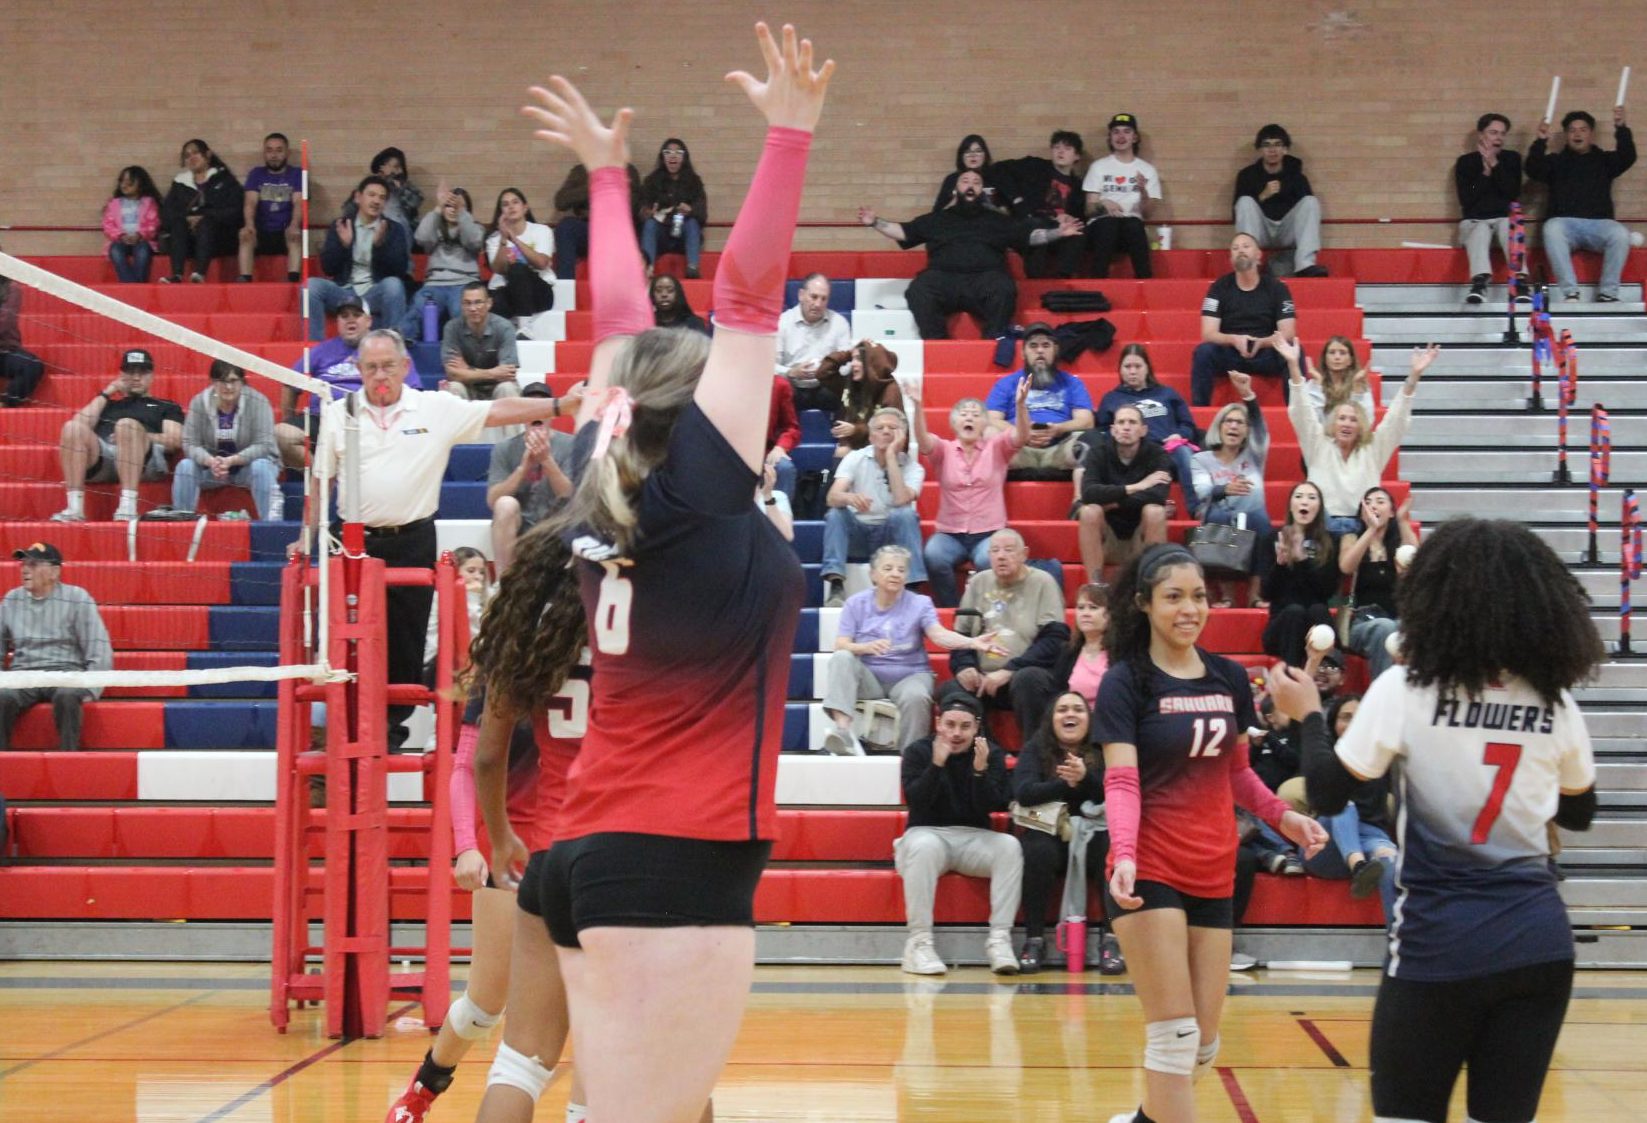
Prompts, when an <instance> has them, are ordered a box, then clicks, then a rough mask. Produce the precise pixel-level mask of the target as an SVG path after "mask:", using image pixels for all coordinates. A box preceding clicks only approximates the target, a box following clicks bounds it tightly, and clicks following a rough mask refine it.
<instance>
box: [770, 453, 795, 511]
mask: <svg viewBox="0 0 1647 1123" xmlns="http://www.w3.org/2000/svg"><path fill="white" fill-rule="evenodd" d="M772 471H773V473H774V474H775V475H776V476H777V477H778V480H777V483H776V484H775V485H774V486H775V487H776V488H777V489H778V490H779V491H781V492H783V493H784V494H785V495H787V496H789V504H790V506H791V507H793V506H794V505H795V462H794V461H793V460H791V459H790V458H789V457H787V456H786V457H784V458H783V459H782V460H780V461H778V462H777V463H776V464H774V465H772Z"/></svg>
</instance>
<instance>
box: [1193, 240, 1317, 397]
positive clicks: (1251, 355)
mask: <svg viewBox="0 0 1647 1123" xmlns="http://www.w3.org/2000/svg"><path fill="white" fill-rule="evenodd" d="M1230 264H1231V265H1232V266H1233V267H1234V271H1233V272H1230V273H1225V274H1224V275H1223V276H1222V277H1220V278H1218V279H1217V280H1216V281H1214V282H1213V283H1212V284H1211V285H1210V286H1208V288H1207V295H1206V297H1205V299H1203V300H1202V301H1201V342H1200V344H1198V345H1197V346H1196V348H1195V354H1194V355H1193V356H1192V357H1191V359H1190V400H1191V401H1192V402H1193V403H1194V404H1196V405H1198V406H1210V405H1211V404H1212V386H1213V382H1214V381H1215V380H1216V379H1217V378H1218V376H1219V375H1221V374H1224V373H1226V372H1228V371H1231V370H1239V371H1241V372H1242V373H1243V374H1263V375H1270V376H1274V375H1279V374H1281V373H1283V372H1284V371H1285V370H1286V369H1287V367H1286V360H1285V359H1284V358H1282V357H1281V355H1280V354H1279V352H1277V350H1276V344H1277V342H1278V341H1280V340H1291V339H1294V338H1296V336H1297V334H1298V320H1297V316H1296V314H1295V313H1294V311H1293V305H1292V293H1290V292H1288V291H1287V286H1286V285H1284V284H1282V283H1281V282H1280V281H1278V280H1276V279H1275V278H1274V277H1273V276H1271V275H1270V274H1269V273H1267V272H1264V271H1263V270H1262V268H1261V266H1262V265H1263V264H1264V251H1263V250H1261V249H1259V248H1258V240H1257V239H1256V238H1254V237H1253V236H1252V235H1250V234H1245V233H1243V234H1237V235H1236V236H1235V237H1234V238H1232V239H1231V240H1230Z"/></svg>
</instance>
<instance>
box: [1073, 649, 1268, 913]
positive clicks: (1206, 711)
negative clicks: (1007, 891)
mask: <svg viewBox="0 0 1647 1123" xmlns="http://www.w3.org/2000/svg"><path fill="white" fill-rule="evenodd" d="M1197 651H1198V652H1199V654H1200V656H1201V661H1202V663H1203V664H1205V667H1206V673H1205V674H1204V675H1202V676H1201V677H1200V678H1197V679H1182V678H1174V677H1173V676H1172V675H1169V674H1167V673H1166V672H1165V671H1163V670H1161V668H1159V667H1157V666H1156V665H1155V664H1154V663H1145V664H1142V665H1140V664H1137V663H1133V662H1122V663H1117V664H1113V665H1111V667H1110V669H1109V671H1108V672H1107V673H1106V674H1105V675H1104V680H1103V682H1102V683H1101V684H1100V685H1099V687H1098V707H1097V709H1096V710H1095V711H1094V713H1093V740H1095V741H1098V742H1099V743H1114V742H1119V743H1123V744H1131V745H1136V746H1137V747H1138V782H1139V788H1140V790H1141V792H1142V796H1143V809H1142V814H1141V816H1140V820H1139V826H1138V877H1139V879H1140V880H1146V881H1160V882H1165V883H1166V884H1168V885H1171V886H1172V887H1173V888H1175V889H1177V890H1178V891H1179V892H1182V893H1188V894H1191V895H1192V896H1197V897H1227V896H1229V895H1230V894H1231V893H1232V892H1233V891H1234V888H1235V846H1236V838H1235V799H1234V797H1233V796H1232V795H1231V792H1230V774H1231V773H1232V772H1233V771H1235V770H1236V769H1238V768H1245V767H1247V744H1246V730H1247V728H1248V727H1249V726H1253V725H1256V724H1258V717H1257V714H1255V713H1254V711H1253V705H1252V685H1251V684H1250V683H1249V682H1248V681H1247V672H1246V670H1245V669H1244V668H1243V667H1242V666H1241V665H1240V664H1238V663H1235V662H1234V661H1232V660H1229V659H1225V658H1224V657H1223V656H1221V655H1213V654H1210V653H1209V652H1206V651H1200V650H1199V649H1197ZM1110 869H1111V870H1113V869H1114V858H1113V855H1112V856H1111V859H1110Z"/></svg>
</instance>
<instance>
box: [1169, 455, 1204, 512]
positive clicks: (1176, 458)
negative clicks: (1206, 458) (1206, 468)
mask: <svg viewBox="0 0 1647 1123" xmlns="http://www.w3.org/2000/svg"><path fill="white" fill-rule="evenodd" d="M1167 455H1168V456H1170V457H1172V467H1173V470H1174V471H1175V472H1177V474H1178V487H1179V489H1180V490H1181V491H1183V493H1184V502H1185V504H1187V509H1186V510H1185V511H1184V513H1185V514H1186V515H1187V514H1189V513H1190V511H1194V510H1196V509H1197V508H1199V507H1200V506H1201V497H1200V496H1199V495H1197V494H1195V481H1194V479H1193V477H1192V476H1191V474H1190V462H1191V461H1192V460H1194V459H1195V453H1193V452H1191V451H1190V447H1189V445H1179V446H1178V447H1177V448H1175V449H1173V450H1172V451H1171V452H1169V453H1167Z"/></svg>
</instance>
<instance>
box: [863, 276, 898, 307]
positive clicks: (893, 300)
mask: <svg viewBox="0 0 1647 1123" xmlns="http://www.w3.org/2000/svg"><path fill="white" fill-rule="evenodd" d="M908 289H909V278H908V277H859V278H858V279H857V280H856V281H854V282H853V292H852V307H853V308H854V309H862V310H864V311H873V310H875V309H877V308H881V309H894V308H901V309H904V310H908V308H909V300H908V298H907V297H906V296H905V295H904V294H905V293H906V292H907V291H908Z"/></svg>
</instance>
